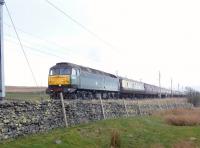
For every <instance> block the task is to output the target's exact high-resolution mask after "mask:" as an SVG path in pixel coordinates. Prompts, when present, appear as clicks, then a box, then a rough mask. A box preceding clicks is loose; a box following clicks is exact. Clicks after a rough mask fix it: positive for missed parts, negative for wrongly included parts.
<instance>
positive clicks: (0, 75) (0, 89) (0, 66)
mask: <svg viewBox="0 0 200 148" xmlns="http://www.w3.org/2000/svg"><path fill="white" fill-rule="evenodd" d="M3 5H4V0H0V100H3V99H4V98H5V80H4V51H3Z"/></svg>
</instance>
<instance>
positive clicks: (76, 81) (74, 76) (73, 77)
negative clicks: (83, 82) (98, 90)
mask: <svg viewBox="0 0 200 148" xmlns="http://www.w3.org/2000/svg"><path fill="white" fill-rule="evenodd" d="M79 75H80V71H79V69H76V68H72V74H71V82H72V85H76V86H78V85H79V81H80V79H79Z"/></svg>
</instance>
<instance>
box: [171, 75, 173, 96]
mask: <svg viewBox="0 0 200 148" xmlns="http://www.w3.org/2000/svg"><path fill="white" fill-rule="evenodd" d="M171 97H173V90H172V78H171Z"/></svg>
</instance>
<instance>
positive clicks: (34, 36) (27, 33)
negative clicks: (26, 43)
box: [4, 23, 72, 50]
mask: <svg viewBox="0 0 200 148" xmlns="http://www.w3.org/2000/svg"><path fill="white" fill-rule="evenodd" d="M4 25H6V26H7V27H9V28H11V27H12V26H10V25H9V24H7V23H4ZM16 29H17V31H19V32H22V33H24V34H26V35H29V36H31V37H33V38H37V39H39V40H41V41H44V42H46V43H50V44H53V45H55V46H59V47H61V49H63V48H64V49H67V50H72V49H69V48H68V47H64V46H62V45H60V44H58V43H56V42H54V41H51V40H47V39H44V38H42V37H40V36H39V35H35V34H32V33H30V32H27V31H24V30H23V29H21V28H18V27H16Z"/></svg>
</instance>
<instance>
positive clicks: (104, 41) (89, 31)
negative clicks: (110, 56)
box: [45, 0, 117, 51]
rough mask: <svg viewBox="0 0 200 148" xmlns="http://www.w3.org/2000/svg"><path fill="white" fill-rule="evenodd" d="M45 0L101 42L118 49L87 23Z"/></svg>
mask: <svg viewBox="0 0 200 148" xmlns="http://www.w3.org/2000/svg"><path fill="white" fill-rule="evenodd" d="M45 1H46V2H47V3H48V4H49V5H51V6H52V7H53V8H54V9H56V10H57V11H59V12H60V13H62V14H63V15H64V16H65V17H67V18H68V19H70V20H71V21H72V22H74V23H75V24H77V25H78V26H80V27H81V28H82V29H84V30H85V31H87V32H88V33H90V34H91V35H92V36H94V37H95V38H97V39H98V40H100V41H101V42H103V43H104V44H105V45H107V46H109V47H110V48H111V49H113V50H115V51H116V50H117V49H116V47H115V46H113V45H112V44H111V43H110V42H108V41H107V40H105V39H103V38H102V37H100V36H99V35H98V34H97V33H95V32H94V31H92V30H90V29H89V28H87V27H86V26H85V25H83V24H81V23H80V22H79V21H77V20H76V19H74V18H73V17H72V16H70V15H69V14H67V13H66V12H65V11H63V10H62V9H60V8H59V7H57V6H56V5H55V4H53V3H52V2H50V1H49V0H45Z"/></svg>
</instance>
